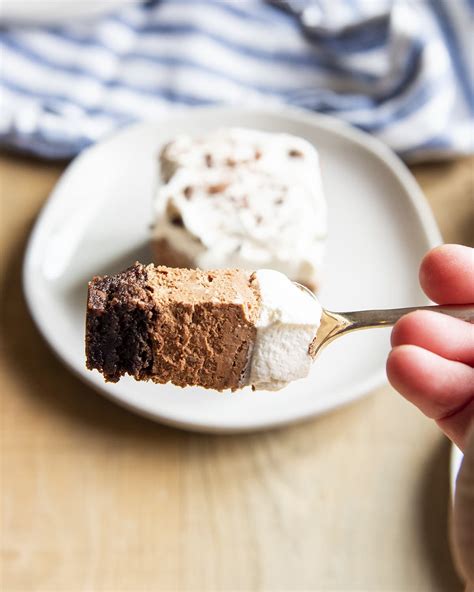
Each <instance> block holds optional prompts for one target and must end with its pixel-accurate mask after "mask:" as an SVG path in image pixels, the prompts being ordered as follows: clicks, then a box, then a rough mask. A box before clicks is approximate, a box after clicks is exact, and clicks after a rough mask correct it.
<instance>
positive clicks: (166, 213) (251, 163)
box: [152, 128, 327, 290]
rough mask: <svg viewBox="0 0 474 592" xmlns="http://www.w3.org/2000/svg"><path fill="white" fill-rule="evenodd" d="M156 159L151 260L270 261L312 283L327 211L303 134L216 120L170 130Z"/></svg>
mask: <svg viewBox="0 0 474 592" xmlns="http://www.w3.org/2000/svg"><path fill="white" fill-rule="evenodd" d="M160 165H161V171H160V174H161V180H162V183H163V184H162V185H161V186H160V188H159V189H158V194H157V197H156V203H155V205H156V221H155V225H154V228H153V238H152V245H153V251H154V255H155V261H156V262H157V263H158V264H161V265H168V266H173V267H198V268H202V269H215V268H222V267H238V268H243V269H258V268H270V269H275V270H277V271H281V272H282V273H284V274H285V275H287V276H288V277H290V278H291V279H292V280H294V281H297V282H299V283H301V284H304V285H306V286H308V287H309V288H311V289H313V290H315V289H316V287H317V285H318V276H319V272H320V268H321V264H322V259H323V252H324V244H325V239H326V233H327V228H326V227H327V222H326V218H327V216H326V202H325V199H324V195H323V190H322V184H321V176H320V171H319V159H318V154H317V152H316V150H315V149H314V147H313V146H312V145H311V144H310V143H309V142H308V141H306V140H303V139H302V138H299V137H296V136H293V135H290V134H275V133H268V132H263V131H256V130H251V129H243V128H222V129H219V130H217V131H213V132H210V133H208V134H207V135H202V136H197V137H193V136H190V135H180V136H178V137H176V138H175V139H174V140H173V141H171V142H169V143H167V144H166V145H165V146H164V148H163V149H162V151H161V154H160Z"/></svg>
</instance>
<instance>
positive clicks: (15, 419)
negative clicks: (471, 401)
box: [0, 155, 474, 592]
mask: <svg viewBox="0 0 474 592" xmlns="http://www.w3.org/2000/svg"><path fill="white" fill-rule="evenodd" d="M473 166H474V161H473V160H472V159H463V160H459V161H456V162H453V163H443V164H430V165H423V166H421V165H420V166H416V167H414V168H413V172H414V173H415V175H416V177H417V179H418V181H419V182H420V184H421V185H422V187H423V189H424V190H425V192H426V194H427V197H428V199H429V202H430V203H431V205H432V207H433V210H434V212H435V215H436V218H437V220H438V222H439V224H440V227H441V230H442V233H443V235H444V238H445V240H446V241H449V242H459V243H464V244H472V241H473V236H472V229H473V227H474V204H473V199H474V197H473V194H474V188H473ZM63 169H64V165H62V164H51V163H44V162H39V161H35V160H31V159H28V158H24V157H18V156H12V155H3V156H2V157H1V158H0V192H1V213H0V218H1V225H2V227H1V249H0V253H1V272H2V275H1V298H2V301H1V313H2V344H1V357H0V364H1V368H0V372H1V376H0V391H1V410H0V411H1V473H0V476H1V491H2V500H1V506H2V512H1V532H0V534H1V541H0V542H1V572H0V587H1V590H2V591H5V592H15V591H22V592H23V591H24V592H29V591H33V590H35V591H45V592H46V591H64V592H73V591H79V590H81V591H96V590H97V591H113V592H121V591H136V592H138V591H148V590H149V591H166V592H168V591H169V592H171V591H179V592H181V591H183V592H188V591H197V592H201V591H205V592H207V591H221V590H226V591H230V592H232V591H254V590H258V591H269V592H273V591H286V590H302V591H303V590H304V591H309V590H313V591H356V590H358V591H359V590H360V591H380V592H382V591H397V592H398V591H415V590H416V591H422V592H424V591H426V592H436V591H443V592H444V591H450V592H451V591H453V592H455V591H457V590H461V589H462V586H461V584H460V582H459V581H458V579H457V577H456V575H455V573H454V570H453V567H452V562H451V558H450V553H449V548H448V539H447V520H448V506H449V488H448V470H449V450H450V449H449V443H448V442H447V441H446V440H445V438H444V437H443V436H441V435H440V433H439V432H438V431H437V429H436V428H435V426H434V425H432V424H431V423H430V422H429V421H428V420H427V419H425V418H424V417H422V416H421V415H420V414H419V413H417V412H416V411H415V410H414V409H413V408H412V407H410V406H409V405H408V404H407V403H406V402H405V401H404V400H402V399H401V398H400V397H399V396H398V395H396V394H395V393H394V392H393V390H391V389H390V388H389V387H388V386H387V387H384V388H382V389H380V390H379V391H378V392H375V393H372V394H370V395H369V396H367V397H366V398H365V399H363V400H360V401H359V402H357V403H355V404H352V405H350V406H348V407H346V408H344V409H341V410H339V411H337V412H333V413H331V414H328V415H326V416H324V417H321V418H319V419H316V420H312V421H309V422H306V423H303V424H300V425H297V426H294V427H290V428H285V429H278V430H273V431H270V432H265V433H260V434H250V435H240V436H206V435H196V434H190V433H185V432H182V431H178V430H173V429H170V428H167V427H163V426H160V425H158V424H154V423H152V422H151V421H148V420H145V419H142V418H140V417H137V416H135V415H133V414H131V413H129V412H127V411H125V410H123V409H121V408H119V407H117V406H116V405H114V404H113V403H111V402H109V401H106V400H105V399H104V398H102V397H101V396H100V395H98V394H96V393H95V392H93V391H92V390H90V389H89V388H88V387H87V386H85V385H83V384H82V383H81V382H79V381H78V380H77V379H76V378H75V377H74V376H72V375H71V374H70V373H69V372H68V371H67V370H66V369H65V368H64V367H63V366H62V365H61V363H60V362H59V361H58V360H57V359H56V358H55V357H54V356H53V354H52V353H51V352H50V351H49V349H48V347H47V346H46V345H45V343H44V341H43V340H42V338H41V337H40V335H39V334H38V332H37V330H36V329H35V327H34V326H33V323H32V321H31V319H30V317H29V314H28V312H27V309H26V307H25V302H24V299H23V296H22V290H21V266H22V256H23V252H24V248H25V242H26V239H27V236H28V233H29V231H30V229H31V227H32V224H33V222H34V220H35V217H36V216H37V214H38V212H39V210H40V208H41V206H42V205H43V203H44V201H45V199H46V198H47V196H48V193H49V192H50V190H51V188H52V187H53V185H54V184H55V182H56V181H57V179H58V177H59V175H60V174H61V172H62V170H63Z"/></svg>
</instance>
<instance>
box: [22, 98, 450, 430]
mask: <svg viewBox="0 0 474 592" xmlns="http://www.w3.org/2000/svg"><path fill="white" fill-rule="evenodd" d="M200 112H202V113H209V112H214V114H215V116H216V118H218V117H219V116H221V117H222V116H227V117H229V116H238V115H242V114H243V113H246V114H253V115H259V114H260V115H261V116H267V117H268V116H273V117H281V118H285V119H293V120H296V121H298V122H300V123H304V124H307V125H309V126H311V127H317V128H323V129H325V130H326V131H329V132H330V133H333V134H335V135H337V136H339V138H343V139H344V140H349V141H350V142H353V143H356V144H357V145H358V146H359V147H360V148H362V149H364V150H366V151H368V152H369V153H371V154H372V155H374V156H375V157H376V158H378V160H379V161H381V162H382V163H383V164H384V165H385V166H386V167H387V168H388V169H389V170H390V172H391V174H392V175H394V176H395V177H396V178H397V179H398V180H399V182H400V184H401V185H402V187H403V188H404V190H405V192H406V194H407V197H408V198H409V200H410V203H411V205H412V207H413V208H414V209H415V211H416V214H417V217H418V219H419V222H420V231H421V232H423V233H424V237H425V239H426V241H427V243H428V244H430V245H431V246H432V247H434V246H437V245H439V244H441V243H442V237H441V233H440V231H439V228H438V226H437V223H436V220H435V217H434V214H433V212H432V210H431V208H430V206H429V204H428V201H427V200H426V197H425V196H424V194H423V192H422V190H421V188H420V187H419V185H418V183H417V182H416V180H415V178H414V177H413V175H412V174H411V172H410V171H409V170H408V168H407V167H406V165H405V164H404V163H403V162H402V160H401V159H400V158H399V157H398V156H397V155H396V154H395V153H394V152H393V151H392V150H391V149H390V148H389V147H388V146H386V145H385V144H383V143H382V142H381V141H380V140H378V139H377V138H375V137H373V136H370V135H369V134H367V133H365V132H363V131H361V130H359V129H356V128H354V127H352V126H350V125H349V124H347V123H346V122H343V121H341V120H339V119H336V118H334V117H331V116H329V115H325V114H321V113H314V112H311V111H307V110H304V109H299V108H294V107H286V106H284V107H272V108H261V107H238V106H222V107H215V106H210V107H195V108H184V109H179V110H176V111H174V112H173V113H171V114H169V113H168V114H163V117H167V118H168V119H169V118H170V117H172V118H173V119H174V120H179V119H180V118H182V119H186V118H188V117H189V115H190V114H191V113H192V114H193V115H194V116H197V117H199V113H200ZM159 122H160V119H157V120H152V121H146V120H145V121H141V122H137V123H134V124H131V125H128V126H125V127H124V128H121V129H120V130H118V131H115V132H112V133H111V134H109V135H107V136H106V137H104V138H103V139H102V140H100V141H99V142H97V143H96V144H94V145H92V146H90V147H88V148H86V149H85V150H83V151H82V152H81V153H80V154H78V155H77V156H76V157H75V158H74V159H73V160H72V161H71V162H70V163H69V164H68V166H67V167H66V169H65V170H64V171H63V173H62V174H61V176H60V177H59V179H58V181H57V183H56V184H55V186H54V187H53V189H52V191H51V193H50V194H49V196H48V197H47V199H46V201H45V202H44V204H43V206H42V207H41V210H40V212H39V214H38V215H37V217H36V220H35V223H34V226H33V228H32V230H31V232H30V235H29V238H28V240H27V245H26V249H25V254H24V257H23V266H22V285H23V293H24V295H25V300H26V303H27V307H28V310H29V312H30V314H31V316H32V318H33V321H34V323H35V325H36V327H37V328H38V330H39V332H40V333H41V335H42V337H43V338H44V339H45V341H46V343H47V344H48V345H49V347H50V348H51V350H52V351H53V353H54V354H55V355H56V356H57V357H58V358H59V359H60V360H61V362H62V363H63V364H65V366H66V367H67V368H68V369H69V370H71V371H72V373H73V374H74V375H75V376H77V377H78V378H80V380H82V381H83V382H85V383H86V384H87V385H88V386H91V387H92V388H93V389H94V390H95V391H96V392H99V393H100V394H101V395H104V396H106V397H107V398H108V399H109V400H111V401H113V402H115V403H116V404H118V405H120V406H122V407H125V408H126V409H128V410H129V411H132V412H134V413H136V414H138V415H141V416H144V417H147V418H149V419H151V420H153V421H156V422H160V423H163V424H165V425H169V426H172V427H176V428H180V429H185V430H192V431H196V432H204V433H218V434H232V433H243V432H254V431H258V430H264V429H272V428H276V427H279V426H284V425H292V424H295V423H298V422H302V421H305V420H310V419H312V418H314V417H316V416H319V415H322V414H324V413H327V412H329V411H333V410H336V409H338V408H339V407H341V406H343V405H346V404H348V403H350V402H353V401H355V400H357V399H359V398H361V397H363V396H364V395H368V394H369V393H371V392H372V391H373V390H375V389H377V388H379V387H380V386H382V385H383V384H385V383H386V375H385V370H384V369H380V370H379V371H378V372H374V373H373V374H372V375H371V376H370V377H369V378H368V379H367V380H365V381H364V382H362V383H361V384H360V385H359V387H358V388H357V389H349V391H350V393H351V394H350V395H347V396H345V397H341V399H340V400H339V401H338V402H337V403H335V404H327V405H325V406H323V407H322V408H320V409H318V410H317V411H315V412H313V413H308V412H303V411H302V412H300V413H297V414H294V415H293V416H291V417H289V418H280V419H276V420H271V421H264V420H261V419H260V420H258V421H249V422H248V423H246V424H245V425H224V426H222V425H221V426H219V425H215V424H212V423H205V422H202V421H195V420H189V421H186V420H183V419H182V418H177V417H176V416H173V414H172V413H167V412H165V413H163V412H160V413H157V412H150V411H149V410H147V409H144V408H143V407H141V406H139V405H136V404H134V403H132V402H130V401H129V400H125V399H123V397H122V396H120V395H118V394H117V393H112V392H111V391H109V390H108V389H106V388H104V387H103V385H102V384H101V383H100V382H98V381H97V380H95V376H94V375H92V374H91V373H90V375H88V374H85V373H81V372H80V371H79V370H78V369H77V368H75V367H74V365H73V364H72V362H71V361H70V360H69V358H68V357H67V356H66V355H64V352H63V351H62V350H61V348H60V347H59V346H57V345H56V343H55V341H54V339H53V338H52V336H51V335H50V331H49V328H48V323H46V322H45V321H44V319H43V317H42V315H41V313H40V311H39V310H38V307H37V306H36V304H35V300H34V294H33V288H32V286H31V281H32V274H31V273H30V271H31V272H33V271H34V266H33V263H32V261H33V258H34V254H35V246H36V243H37V242H38V240H39V236H40V233H41V230H42V226H43V221H44V220H45V219H47V217H48V215H49V212H50V211H52V210H54V208H55V207H56V203H57V202H59V201H61V200H62V197H61V193H62V192H61V188H62V186H63V185H64V184H65V183H66V181H67V178H68V176H69V175H70V174H71V172H72V171H73V170H74V168H75V167H77V166H79V165H80V163H81V160H83V159H85V158H87V157H88V156H89V155H90V153H92V152H93V151H94V150H98V149H101V148H102V147H103V145H104V144H106V143H109V142H113V141H115V140H116V139H117V138H118V137H119V136H120V135H126V134H129V133H130V132H132V131H134V130H136V129H139V128H141V127H147V126H150V125H158V124H159Z"/></svg>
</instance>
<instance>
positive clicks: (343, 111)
mask: <svg viewBox="0 0 474 592" xmlns="http://www.w3.org/2000/svg"><path fill="white" fill-rule="evenodd" d="M473 15H474V1H473V0H411V1H410V0H298V1H287V2H284V1H278V0H274V1H273V2H265V1H263V0H260V1H259V0H234V1H232V0H225V1H224V0H220V1H217V0H205V1H204V0H161V1H149V2H145V3H133V4H131V5H130V4H129V5H126V6H124V7H123V8H121V9H120V10H116V11H115V12H112V13H110V14H106V15H105V16H100V17H98V18H95V19H94V20H90V19H89V20H82V21H80V20H78V21H75V22H73V23H68V24H64V25H60V26H42V27H10V26H3V27H1V28H0V47H1V55H0V64H1V76H0V101H1V105H0V142H1V143H2V144H3V145H5V146H9V147H14V148H16V149H20V150H23V151H27V152H30V153H34V154H37V155H40V156H44V157H50V158H63V157H71V156H73V155H75V154H76V153H78V152H79V151H80V150H82V149H83V148H84V147H86V146H88V145H90V144H92V143H94V142H96V141H98V140H100V139H101V138H103V137H104V136H106V135H108V134H110V133H111V132H112V131H113V130H115V129H117V128H120V127H122V126H124V125H126V124H128V123H130V122H133V121H137V120H141V119H152V120H153V119H155V120H156V119H160V118H162V117H163V116H164V115H166V114H167V113H170V112H172V111H176V110H178V109H182V108H183V107H193V106H198V105H214V104H233V105H249V106H280V105H283V104H289V105H293V106H298V107H303V108H306V109H311V110H314V111H319V112H322V113H329V114H332V115H335V116H336V117H339V118H341V119H343V120H345V121H347V122H349V123H351V124H353V125H355V126H357V127H359V128H361V129H363V130H366V131H368V132H370V133H372V134H374V135H375V136H377V137H378V138H380V139H381V140H382V141H383V142H385V143H387V144H388V145H389V146H391V147H392V148H393V149H394V150H395V151H397V152H398V153H399V154H400V155H402V156H403V157H404V158H406V159H410V160H413V159H427V158H440V157H447V156H453V155H457V154H464V153H469V152H472V151H473V139H474V138H473V137H474V127H473V126H474V124H473V114H474V99H473V96H474V92H473V78H474V76H473V69H474V47H473V42H474V35H473V32H474V31H473Z"/></svg>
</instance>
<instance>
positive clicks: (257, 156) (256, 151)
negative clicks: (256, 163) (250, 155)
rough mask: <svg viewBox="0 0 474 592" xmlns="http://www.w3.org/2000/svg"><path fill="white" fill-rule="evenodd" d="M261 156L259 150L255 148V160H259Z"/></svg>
mask: <svg viewBox="0 0 474 592" xmlns="http://www.w3.org/2000/svg"><path fill="white" fill-rule="evenodd" d="M261 158H262V153H261V152H260V150H259V149H258V148H257V149H256V150H255V160H260V159H261Z"/></svg>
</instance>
